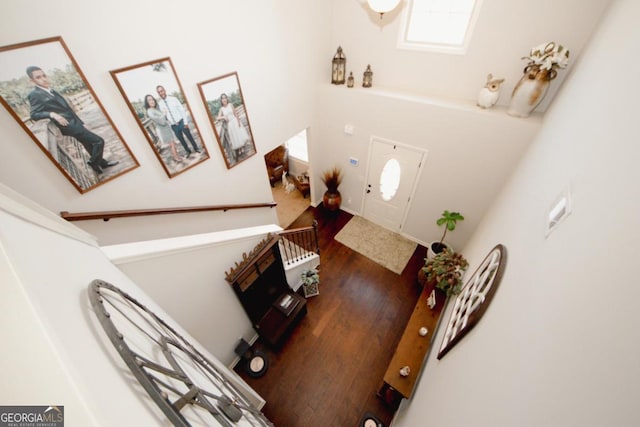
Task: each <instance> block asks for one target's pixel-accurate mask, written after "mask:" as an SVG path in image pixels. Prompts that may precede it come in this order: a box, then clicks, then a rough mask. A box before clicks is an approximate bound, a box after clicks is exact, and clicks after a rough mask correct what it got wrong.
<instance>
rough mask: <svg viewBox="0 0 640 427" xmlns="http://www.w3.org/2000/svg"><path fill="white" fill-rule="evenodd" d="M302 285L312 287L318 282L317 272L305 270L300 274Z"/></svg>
mask: <svg viewBox="0 0 640 427" xmlns="http://www.w3.org/2000/svg"><path fill="white" fill-rule="evenodd" d="M300 278H301V279H302V283H303V284H305V285H313V284H314V283H318V282H320V276H318V270H306V271H304V272H302V274H300Z"/></svg>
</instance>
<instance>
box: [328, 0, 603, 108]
mask: <svg viewBox="0 0 640 427" xmlns="http://www.w3.org/2000/svg"><path fill="white" fill-rule="evenodd" d="M610 2H611V0H586V1H585V0H563V1H555V0H539V1H535V2H531V1H529V0H483V1H482V2H481V3H482V5H481V9H480V14H479V15H478V19H477V21H476V24H475V29H474V32H473V37H472V39H471V43H470V44H469V47H468V49H467V52H466V54H464V55H450V54H443V53H435V52H417V51H412V50H401V49H397V48H396V45H397V40H398V32H399V29H400V24H401V20H402V19H401V18H402V13H403V12H404V10H405V9H406V5H405V3H406V2H405V1H403V2H401V6H400V7H398V8H397V9H396V10H394V11H393V12H391V13H389V14H388V15H385V16H384V17H383V19H382V20H381V19H380V16H379V15H378V14H376V13H374V12H372V11H370V10H369V8H368V7H366V6H364V3H365V1H364V0H347V1H345V0H334V1H333V7H334V14H333V31H332V34H331V39H332V41H333V44H334V46H333V50H334V52H335V50H336V48H337V46H338V45H341V46H342V48H343V50H344V53H345V55H346V57H347V72H348V71H353V75H354V77H355V80H356V85H358V86H360V85H362V73H363V72H364V70H365V68H366V67H367V64H370V65H371V68H372V70H373V86H374V87H384V88H387V89H393V90H396V91H400V92H409V93H412V94H417V95H424V96H429V97H443V98H453V99H465V100H474V101H475V99H476V96H477V94H478V91H479V90H480V88H481V87H482V86H483V85H484V84H485V81H486V78H487V74H489V73H492V74H493V75H494V76H496V77H503V78H505V79H506V81H505V83H504V85H503V87H502V92H501V96H500V100H499V103H500V104H502V105H507V104H508V102H509V96H510V94H511V91H512V90H513V88H514V86H515V84H516V83H517V81H518V80H519V79H520V77H521V76H522V70H523V68H524V66H525V65H526V62H525V61H523V60H521V59H520V58H521V57H523V56H526V55H528V53H529V50H530V49H531V48H532V47H534V46H538V45H540V44H541V43H546V42H549V41H556V42H558V43H561V44H563V45H564V46H566V47H567V48H568V49H570V51H571V58H572V61H573V59H575V58H577V57H579V56H580V52H581V51H582V49H583V47H584V45H585V43H586V42H587V40H588V38H589V35H590V34H591V32H592V31H593V28H594V26H595V25H596V23H597V22H598V19H599V18H600V16H601V15H602V12H603V11H604V9H605V8H606V6H607V5H608V4H609V3H610ZM403 6H404V7H403ZM572 66H573V65H572V64H570V66H569V68H571V67H572ZM565 74H566V73H560V75H559V76H558V79H557V80H556V82H555V83H554V85H552V87H551V88H550V90H549V94H548V96H547V97H546V100H545V101H543V104H542V105H541V106H540V107H539V111H544V110H545V109H546V107H547V106H548V105H549V103H550V102H551V100H552V98H553V96H554V94H555V93H556V92H557V90H558V89H559V87H560V86H561V84H562V83H561V82H562V80H564V78H565Z"/></svg>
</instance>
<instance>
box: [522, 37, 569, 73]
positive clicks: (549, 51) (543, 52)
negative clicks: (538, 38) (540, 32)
mask: <svg viewBox="0 0 640 427" xmlns="http://www.w3.org/2000/svg"><path fill="white" fill-rule="evenodd" d="M522 59H526V60H528V61H529V64H528V65H529V66H531V65H534V66H536V67H537V68H539V69H541V70H556V69H558V68H565V67H566V66H567V64H569V50H568V49H565V48H564V46H562V45H561V44H557V43H555V42H549V43H544V44H541V45H540V46H536V47H534V48H532V49H531V52H529V56H523V57H522Z"/></svg>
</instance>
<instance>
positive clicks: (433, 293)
mask: <svg viewBox="0 0 640 427" xmlns="http://www.w3.org/2000/svg"><path fill="white" fill-rule="evenodd" d="M427 305H428V306H429V308H430V309H431V310H433V307H435V306H436V290H435V289H434V290H432V291H431V293H430V294H429V298H427Z"/></svg>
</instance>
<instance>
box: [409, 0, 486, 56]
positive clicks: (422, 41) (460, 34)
mask: <svg viewBox="0 0 640 427" xmlns="http://www.w3.org/2000/svg"><path fill="white" fill-rule="evenodd" d="M406 1H407V7H405V9H404V12H403V19H402V24H401V25H400V37H399V40H398V47H399V48H401V49H414V50H424V51H435V52H443V53H452V54H464V53H465V52H466V49H467V45H468V44H469V40H470V39H471V33H472V32H473V25H474V23H475V21H476V18H477V16H478V14H479V11H480V6H481V3H482V0H406Z"/></svg>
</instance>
